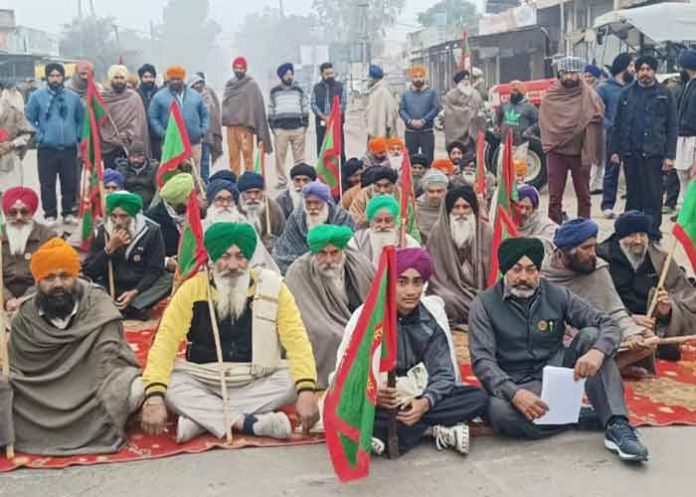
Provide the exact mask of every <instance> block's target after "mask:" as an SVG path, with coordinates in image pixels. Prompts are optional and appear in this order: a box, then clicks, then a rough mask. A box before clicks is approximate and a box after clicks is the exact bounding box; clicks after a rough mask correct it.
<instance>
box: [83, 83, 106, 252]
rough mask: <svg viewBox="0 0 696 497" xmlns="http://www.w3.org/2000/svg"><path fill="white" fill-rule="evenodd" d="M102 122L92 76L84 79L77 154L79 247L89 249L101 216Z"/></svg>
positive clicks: (101, 106)
mask: <svg viewBox="0 0 696 497" xmlns="http://www.w3.org/2000/svg"><path fill="white" fill-rule="evenodd" d="M105 120H106V104H105V103H104V100H102V97H101V95H100V94H99V89H98V88H97V85H96V84H95V83H94V74H90V75H89V77H88V78H87V96H86V98H85V117H84V119H83V125H82V141H81V142H80V152H81V156H82V161H83V174H84V181H83V182H82V200H81V202H80V217H81V218H82V232H81V237H80V240H81V248H82V249H83V250H87V249H89V246H90V244H91V243H92V238H93V237H94V224H95V221H96V219H97V218H100V217H102V218H103V217H104V201H105V199H104V198H102V194H103V191H104V187H103V182H104V165H103V164H102V153H101V136H100V133H99V130H100V129H101V127H102V125H103V124H104V121H105Z"/></svg>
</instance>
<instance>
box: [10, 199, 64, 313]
mask: <svg viewBox="0 0 696 497" xmlns="http://www.w3.org/2000/svg"><path fill="white" fill-rule="evenodd" d="M38 207H39V197H38V196H37V195H36V192H34V190H31V189H30V188H25V187H23V186H16V187H14V188H10V189H8V190H5V192H4V193H3V195H2V212H3V216H4V218H5V222H4V223H3V225H2V226H0V228H1V233H2V238H1V239H2V291H3V297H4V300H3V301H4V302H5V310H7V311H9V312H14V311H16V310H17V308H18V307H19V305H20V304H21V303H22V299H23V297H24V296H25V295H27V293H29V291H30V290H31V289H32V288H33V287H34V283H35V282H34V277H33V276H32V274H31V270H30V268H29V262H30V261H31V257H32V254H33V253H34V252H36V250H37V249H38V248H39V247H40V246H41V245H43V244H44V243H45V242H47V241H48V240H50V239H51V238H53V237H55V236H56V233H55V231H53V230H52V229H50V228H48V227H46V226H44V225H43V224H41V223H38V222H36V221H34V214H36V209H38Z"/></svg>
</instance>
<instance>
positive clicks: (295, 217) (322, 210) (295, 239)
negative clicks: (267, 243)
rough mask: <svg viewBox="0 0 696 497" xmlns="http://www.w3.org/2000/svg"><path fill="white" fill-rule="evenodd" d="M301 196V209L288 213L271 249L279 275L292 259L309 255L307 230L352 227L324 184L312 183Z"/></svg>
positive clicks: (348, 218) (345, 213)
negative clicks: (327, 226)
mask: <svg viewBox="0 0 696 497" xmlns="http://www.w3.org/2000/svg"><path fill="white" fill-rule="evenodd" d="M302 197H303V202H302V206H301V208H297V209H295V211H294V212H293V213H292V215H291V216H290V218H289V219H288V222H287V224H286V226H285V231H283V234H282V235H281V236H280V238H279V239H278V243H277V244H276V246H275V248H274V250H273V258H274V259H275V261H276V263H277V264H278V267H279V268H280V271H281V272H282V273H283V274H285V272H286V271H287V270H288V268H289V267H290V264H292V263H293V262H294V261H295V259H297V258H298V257H300V256H302V255H304V254H306V253H307V252H309V245H307V233H308V232H309V230H310V229H312V228H314V227H315V226H319V225H322V224H333V225H335V226H348V227H350V228H354V227H355V222H354V221H353V218H352V217H351V216H350V214H348V213H347V212H346V211H345V210H343V209H342V208H340V207H338V206H336V204H335V203H334V200H333V197H332V196H331V189H330V188H329V187H328V185H325V184H324V183H320V182H318V181H314V182H312V183H310V184H308V185H307V186H305V187H304V188H303V189H302Z"/></svg>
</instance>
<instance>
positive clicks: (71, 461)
mask: <svg viewBox="0 0 696 497" xmlns="http://www.w3.org/2000/svg"><path fill="white" fill-rule="evenodd" d="M126 329H127V331H126V336H127V339H128V341H129V342H130V343H131V345H132V347H133V350H134V351H135V353H136V355H137V356H138V359H139V361H140V362H141V364H144V362H145V359H146V358H147V352H148V350H149V348H150V344H151V343H152V338H153V334H154V329H153V327H152V322H149V323H144V324H140V323H134V322H127V324H126ZM455 348H456V349H457V355H458V357H459V360H460V362H461V371H462V380H463V381H464V382H465V383H469V384H477V383H478V382H477V381H476V378H475V377H474V376H473V374H472V372H471V365H470V363H469V359H468V350H466V335H464V334H463V333H455ZM683 350H684V359H685V360H683V361H681V362H679V363H676V364H675V363H669V362H665V361H658V375H657V378H654V379H647V380H641V381H627V382H626V398H627V401H628V407H629V410H630V412H631V421H632V422H633V423H635V424H636V425H638V426H670V425H696V348H695V347H693V346H686V347H684V349H683ZM284 411H285V412H287V413H288V415H289V416H290V418H291V419H292V420H293V425H296V419H295V413H294V410H293V409H292V407H289V408H288V409H284ZM478 428H479V429H475V430H474V431H473V433H474V434H483V433H490V430H488V429H486V427H478ZM175 434H176V423H175V419H174V418H172V419H171V420H170V424H169V432H168V434H166V435H160V436H150V435H146V434H144V433H143V432H142V431H141V430H140V427H139V425H138V423H137V421H136V420H135V419H133V420H132V422H131V424H130V427H129V429H128V435H129V436H128V444H127V446H126V447H125V448H123V449H122V450H120V451H119V452H116V453H114V454H107V455H96V456H72V457H49V456H33V455H28V454H22V453H18V454H17V456H16V457H15V458H14V459H13V460H8V459H6V458H5V457H4V454H3V456H2V457H0V472H7V471H12V470H14V469H17V468H22V467H24V468H43V469H51V468H52V469H58V468H65V467H68V466H73V465H89V464H103V463H114V462H127V461H142V460H146V459H157V458H161V457H168V456H174V455H178V454H185V453H188V454H197V453H200V452H205V451H207V450H211V449H218V448H224V449H240V448H244V447H290V446H294V445H305V444H317V443H322V442H323V440H324V438H323V436H322V435H313V436H309V437H305V436H302V435H299V434H297V435H293V437H292V438H291V439H290V440H288V441H278V440H272V439H266V438H259V437H252V436H245V435H239V434H236V433H235V436H234V442H233V444H232V446H231V447H227V446H226V445H225V443H224V441H223V440H219V439H217V438H214V437H212V436H209V435H206V436H201V437H198V438H195V439H194V440H192V441H190V442H188V443H186V444H181V445H180V444H177V443H176V442H175V439H174V437H175ZM3 452H4V451H3Z"/></svg>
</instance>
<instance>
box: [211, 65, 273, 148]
mask: <svg viewBox="0 0 696 497" xmlns="http://www.w3.org/2000/svg"><path fill="white" fill-rule="evenodd" d="M222 125H223V126H244V127H247V128H251V129H252V130H253V131H254V133H256V136H257V137H258V139H259V140H260V141H262V142H263V143H264V145H265V146H266V153H268V154H270V153H271V152H273V144H272V143H271V132H270V130H269V129H268V119H267V118H266V104H264V102H263V95H262V94H261V90H260V89H259V85H258V84H257V83H256V81H254V80H253V79H252V78H250V77H249V76H247V77H245V78H244V79H242V80H239V79H237V78H232V79H231V80H229V81H228V82H227V84H226V85H225V96H224V97H223V99H222Z"/></svg>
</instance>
